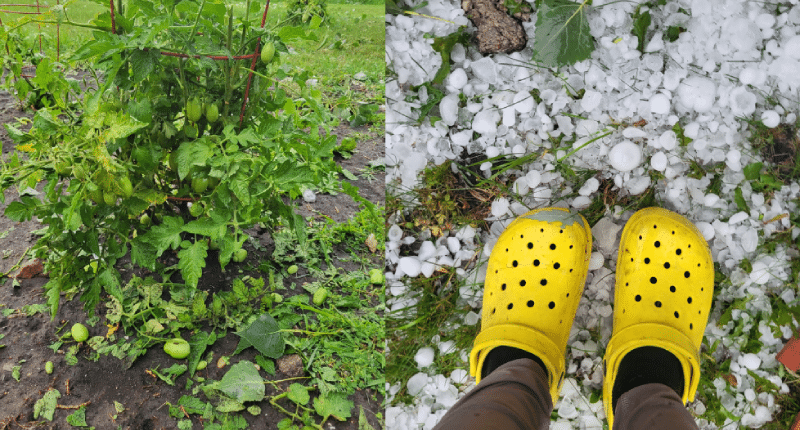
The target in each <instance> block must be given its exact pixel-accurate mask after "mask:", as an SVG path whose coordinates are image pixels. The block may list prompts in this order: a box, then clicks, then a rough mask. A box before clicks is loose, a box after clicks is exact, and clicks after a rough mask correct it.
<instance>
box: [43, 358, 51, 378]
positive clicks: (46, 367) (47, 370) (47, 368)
mask: <svg viewBox="0 0 800 430" xmlns="http://www.w3.org/2000/svg"><path fill="white" fill-rule="evenodd" d="M44 371H45V373H47V374H48V375H52V374H53V362H52V361H48V362H47V363H44Z"/></svg>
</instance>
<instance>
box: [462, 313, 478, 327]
mask: <svg viewBox="0 0 800 430" xmlns="http://www.w3.org/2000/svg"><path fill="white" fill-rule="evenodd" d="M480 319H481V317H480V315H478V314H476V313H475V312H472V311H469V312H467V314H466V315H464V324H466V325H475V324H477V323H478V321H479V320H480Z"/></svg>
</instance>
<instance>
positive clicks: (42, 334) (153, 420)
mask: <svg viewBox="0 0 800 430" xmlns="http://www.w3.org/2000/svg"><path fill="white" fill-rule="evenodd" d="M26 115H27V114H26V113H24V112H22V111H20V110H19V109H18V103H17V101H16V99H15V98H13V97H12V96H10V95H9V94H7V93H0V123H3V124H5V123H14V122H16V119H17V118H19V117H22V116H26ZM334 132H335V133H336V135H337V136H338V138H339V139H340V140H341V138H343V137H347V136H357V140H358V146H357V149H356V151H355V153H354V156H353V157H351V158H349V159H340V160H338V161H339V162H340V164H341V165H342V166H343V167H344V168H346V169H348V170H349V171H350V172H352V173H354V174H356V175H357V176H358V180H355V181H351V183H352V184H353V185H355V186H357V187H359V189H360V190H361V195H362V197H364V198H366V199H367V200H370V201H371V202H373V203H376V204H378V205H381V206H382V205H383V204H384V186H383V184H384V171H383V169H381V168H377V169H375V168H372V167H370V166H375V165H376V164H378V165H382V160H383V156H384V141H383V134H382V133H377V132H374V131H370V130H368V129H367V128H366V127H361V128H356V129H354V128H350V127H348V126H340V127H339V128H337V129H336V130H334ZM0 140H2V151H3V157H8V155H9V154H10V153H12V151H13V143H12V142H11V141H10V140H9V138H8V135H7V133H6V131H5V129H2V130H0ZM12 190H13V188H12V189H9V190H8V191H9V192H8V193H7V194H6V203H5V204H3V205H0V211H4V210H5V207H6V205H7V204H8V203H10V202H11V201H14V200H15V199H16V198H17V196H16V195H15V194H13V191H12ZM296 205H298V206H299V212H300V213H301V214H302V215H304V216H312V217H315V218H323V217H330V218H332V219H333V220H335V221H339V222H341V221H345V220H347V219H349V218H350V217H351V216H352V215H353V214H354V213H355V212H356V211H358V210H359V205H358V203H356V202H354V201H353V200H352V199H351V198H350V197H348V196H346V195H345V194H338V195H336V196H330V195H324V194H320V195H317V199H316V201H315V202H313V203H306V202H304V201H302V200H298V201H297V202H296ZM39 228H41V225H40V224H38V223H36V222H35V221H31V222H23V223H17V222H13V221H11V220H9V219H8V218H6V217H2V216H0V274H7V275H8V276H6V277H0V311H2V310H4V309H12V308H13V309H20V308H23V306H26V305H32V304H40V303H44V301H45V299H44V296H43V288H42V286H43V285H44V284H45V283H46V282H47V281H48V278H47V277H46V276H45V275H43V274H42V273H41V268H40V267H39V266H38V265H37V264H36V263H34V262H32V261H30V260H29V258H30V257H28V256H26V252H27V251H28V249H29V248H30V247H31V246H33V244H34V243H35V240H36V235H35V231H36V230H37V229H39ZM248 233H249V234H250V235H251V236H254V238H255V239H256V240H257V242H259V243H260V244H261V245H262V247H261V248H260V249H253V248H252V247H251V248H250V249H249V250H248V251H249V252H248V255H249V257H248V260H247V261H245V263H243V264H240V265H238V266H239V267H238V268H237V265H236V264H235V263H232V264H231V266H229V267H232V270H229V271H228V273H231V272H233V273H237V269H240V268H244V267H245V266H244V265H245V264H246V263H252V262H253V261H258V259H265V258H269V254H270V252H271V251H272V249H274V245H272V239H271V237H270V235H269V233H268V232H267V231H261V230H258V229H253V230H250V231H248ZM376 233H379V232H376ZM380 234H382V233H380ZM337 253H341V256H346V255H347V253H346V251H345V250H344V249H342V250H337ZM211 260H212V259H211V258H209V262H211ZM372 261H373V262H374V263H375V267H382V262H383V256H382V255H380V256H379V255H375V256H373V258H372ZM251 265H252V264H251ZM255 265H256V266H257V264H255ZM341 265H342V268H344V269H345V270H353V269H354V268H352V267H347V266H348V265H352V263H347V262H342V263H341ZM20 268H21V269H20ZM301 270H302V269H301ZM17 274H19V275H20V276H19V279H18V280H17V282H14V279H13V278H12V276H14V275H17ZM301 274H302V273H298V275H301ZM254 275H256V276H260V275H258V274H254ZM200 282H201V285H200V286H199V288H201V289H206V290H209V291H213V290H220V289H223V288H229V285H230V275H225V274H224V273H222V272H221V271H220V270H219V264H218V263H217V264H216V267H214V265H213V264H210V265H209V266H208V267H207V268H206V271H204V274H203V277H202V278H201V280H200ZM85 320H86V314H85V312H84V311H83V305H82V303H80V302H79V301H78V300H77V299H76V300H73V301H71V302H67V301H65V300H64V298H63V297H62V300H61V305H60V307H59V310H58V314H57V315H56V317H55V319H54V320H51V318H50V315H49V314H45V313H36V314H35V315H33V316H25V315H24V314H22V313H19V312H17V313H14V314H12V315H11V316H9V317H3V316H2V314H0V336H3V335H4V337H3V338H2V339H0V345H5V346H4V347H0V430H4V429H18V428H42V429H69V428H73V427H72V426H71V425H70V424H68V423H67V422H66V417H67V416H68V415H70V414H71V413H73V412H74V411H75V408H76V407H78V406H79V405H87V408H86V421H87V423H88V424H89V425H90V426H93V427H95V428H98V429H117V428H119V429H175V428H177V421H176V420H175V419H174V418H171V417H169V406H168V405H167V403H172V404H176V403H177V402H178V400H179V399H180V397H181V396H182V395H185V394H190V392H189V391H186V390H185V389H184V386H185V384H186V378H187V376H186V375H182V376H181V377H179V378H178V379H177V381H176V384H175V386H169V385H167V384H165V383H164V382H162V381H161V380H159V379H158V378H156V377H154V376H152V375H151V374H149V373H148V369H153V368H156V367H158V368H161V369H163V368H167V367H170V366H171V365H173V364H175V363H177V362H178V361H177V360H174V359H172V358H170V357H169V356H168V355H166V354H165V353H164V352H163V350H162V349H161V347H160V345H156V346H154V347H151V348H150V350H149V351H148V352H147V353H146V354H145V355H143V356H141V357H139V358H138V359H137V360H136V361H135V362H134V363H133V365H132V366H131V367H130V368H128V369H126V368H125V365H124V363H123V362H122V361H120V360H119V359H117V358H114V357H112V356H100V358H99V359H98V360H97V361H90V360H87V358H86V357H87V352H88V351H86V349H88V347H86V346H84V347H83V348H84V350H82V351H81V352H80V353H79V354H78V358H79V360H78V364H77V365H73V366H70V365H68V364H67V363H66V362H65V360H64V354H63V352H54V351H53V350H52V349H50V348H49V345H51V344H53V343H54V342H56V341H57V340H58V338H59V337H60V336H61V334H63V333H64V332H65V331H66V330H69V327H70V326H71V325H72V324H73V323H74V322H81V321H85ZM89 330H90V336H96V335H101V334H104V331H105V330H106V328H105V327H104V326H103V325H102V323H98V324H96V325H95V327H90V328H89ZM237 343H238V337H237V336H235V335H234V334H233V333H230V332H229V333H228V334H227V335H226V336H225V337H224V338H222V339H219V340H217V342H216V343H215V344H214V345H213V346H211V347H210V348H209V349H210V350H212V351H214V356H215V357H220V356H222V355H225V356H230V355H231V354H232V353H233V352H234V351H235V349H236V346H237ZM254 356H255V351H254V350H253V348H248V349H247V350H245V351H244V352H242V353H241V354H239V355H237V356H235V358H234V361H238V360H249V361H254ZM47 361H52V362H53V363H54V365H55V366H54V367H55V371H54V372H53V374H51V375H48V374H47V373H46V372H45V370H44V369H45V362H47ZM16 366H19V369H20V370H19V381H17V380H15V379H14V378H13V377H12V371H13V369H14V367H16ZM279 367H280V366H279ZM228 369H229V367H228V366H226V367H224V368H222V369H218V368H217V366H216V365H214V364H213V363H212V364H209V366H208V367H207V368H206V369H205V370H203V371H199V372H198V374H200V375H201V376H203V377H206V378H207V379H214V380H219V379H221V378H222V376H223V375H224V373H225V372H226V371H227V370H228ZM298 371H300V372H303V370H302V369H297V368H295V369H292V368H291V366H288V367H283V370H280V369H279V370H278V371H277V374H276V375H275V376H273V377H272V378H274V379H275V380H279V379H284V378H287V377H289V375H290V374H294V373H295V372H298ZM262 375H263V372H262ZM281 384H282V385H281V388H284V389H285V388H286V387H285V386H284V385H286V386H288V384H289V382H285V383H281ZM51 388H54V389H57V390H58V391H59V392H60V393H61V398H60V399H59V400H58V409H56V412H55V418H54V420H53V421H52V422H51V421H46V420H44V419H42V417H39V420H34V418H33V409H34V404H35V403H36V401H37V400H39V399H40V398H41V397H42V396H43V395H44V393H45V392H46V391H47V390H49V389H51ZM267 394H273V395H274V394H276V392H275V389H274V388H272V386H271V385H270V384H267ZM200 397H201V398H204V397H203V396H202V394H201V395H200ZM351 399H352V400H353V401H354V403H355V407H354V408H353V410H352V411H351V417H350V418H349V419H348V420H347V421H344V422H340V421H336V420H335V419H334V418H330V419H329V420H328V421H327V422H326V423H325V426H324V428H326V429H348V430H349V429H352V430H356V429H359V425H358V418H359V414H360V410H361V409H362V408H363V411H364V415H365V416H366V417H367V419H368V421H369V424H370V425H371V426H372V427H374V428H375V429H381V428H382V427H383V425H382V424H383V423H382V416H383V414H382V411H383V406H382V404H383V398H382V396H381V395H380V394H379V393H378V392H377V391H374V390H369V389H367V390H360V391H357V392H356V393H355V395H354V396H352V397H351ZM284 401H285V402H288V401H286V399H284ZM115 402H119V403H120V404H122V405H123V406H124V408H125V409H124V410H123V411H122V412H118V411H117V410H116V409H115ZM258 405H259V406H260V407H261V413H260V414H259V415H258V416H252V415H250V414H248V413H246V412H242V414H244V416H245V417H246V419H247V421H248V424H249V428H253V429H275V428H277V423H278V422H279V421H281V420H282V419H284V418H286V415H283V414H281V413H280V412H278V411H276V410H275V409H274V408H272V407H270V405H269V403H268V402H267V401H262V402H260V403H258ZM283 407H286V408H291V406H290V405H289V404H288V403H284V404H283ZM376 414H377V415H376ZM192 422H193V428H194V429H201V428H203V425H202V422H201V420H200V419H199V418H198V416H197V415H193V416H192Z"/></svg>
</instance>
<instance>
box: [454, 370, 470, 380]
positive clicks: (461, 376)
mask: <svg viewBox="0 0 800 430" xmlns="http://www.w3.org/2000/svg"><path fill="white" fill-rule="evenodd" d="M450 379H451V380H453V383H454V384H466V383H467V381H468V380H469V372H467V371H466V370H464V369H455V370H453V372H452V373H451V374H450Z"/></svg>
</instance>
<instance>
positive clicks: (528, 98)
mask: <svg viewBox="0 0 800 430" xmlns="http://www.w3.org/2000/svg"><path fill="white" fill-rule="evenodd" d="M535 104H536V101H535V100H533V96H532V95H531V93H529V92H527V91H520V92H518V93H517V94H515V95H514V109H516V110H517V112H519V113H528V112H530V111H532V110H533V108H534V107H535Z"/></svg>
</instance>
